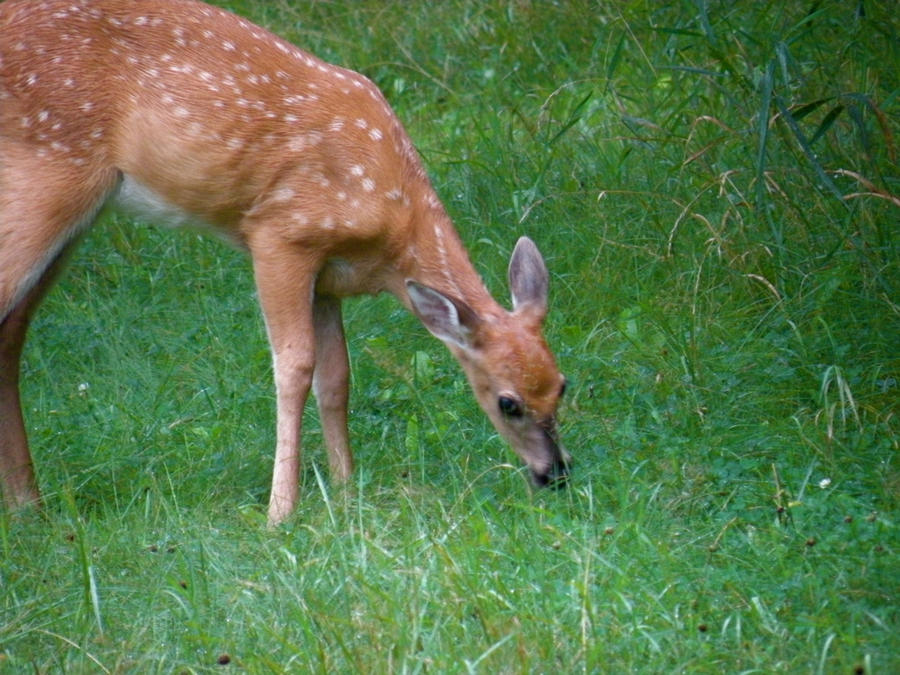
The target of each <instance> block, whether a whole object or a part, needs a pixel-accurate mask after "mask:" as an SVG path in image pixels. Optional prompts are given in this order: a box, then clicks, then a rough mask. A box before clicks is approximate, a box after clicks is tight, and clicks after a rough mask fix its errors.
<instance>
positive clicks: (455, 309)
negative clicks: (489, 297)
mask: <svg viewBox="0 0 900 675" xmlns="http://www.w3.org/2000/svg"><path fill="white" fill-rule="evenodd" d="M406 292H407V294H408V295H409V301H410V304H411V305H412V308H413V311H414V312H415V313H416V316H418V317H419V319H420V320H421V321H422V323H423V324H425V328H427V329H428V331H429V332H430V333H431V334H432V335H434V336H435V337H436V338H438V339H439V340H442V341H444V342H447V343H451V344H454V345H456V346H457V347H460V348H462V349H470V348H471V347H472V346H473V342H474V335H475V332H476V331H477V329H478V326H479V325H480V324H481V319H480V318H479V317H478V315H477V314H476V313H475V310H473V309H472V308H471V307H469V306H468V305H467V304H466V303H465V302H463V301H462V300H459V299H457V298H452V297H450V296H449V295H444V294H443V293H441V292H440V291H437V290H435V289H433V288H431V287H430V286H424V285H422V284H420V283H418V282H415V281H412V280H411V279H409V280H407V282H406Z"/></svg>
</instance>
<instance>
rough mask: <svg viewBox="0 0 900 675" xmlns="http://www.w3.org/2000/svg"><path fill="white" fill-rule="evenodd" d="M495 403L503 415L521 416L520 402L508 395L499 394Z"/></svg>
mask: <svg viewBox="0 0 900 675" xmlns="http://www.w3.org/2000/svg"><path fill="white" fill-rule="evenodd" d="M497 405H498V407H499V408H500V412H501V413H503V416H504V417H511V418H517V417H521V416H522V404H521V403H519V402H518V401H517V400H516V399H514V398H511V397H509V396H501V397H500V398H499V399H497Z"/></svg>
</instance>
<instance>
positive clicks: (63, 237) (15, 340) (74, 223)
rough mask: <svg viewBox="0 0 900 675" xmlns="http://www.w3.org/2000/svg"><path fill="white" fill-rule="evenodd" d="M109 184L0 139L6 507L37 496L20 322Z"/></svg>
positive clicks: (111, 177) (1, 441)
mask: <svg viewBox="0 0 900 675" xmlns="http://www.w3.org/2000/svg"><path fill="white" fill-rule="evenodd" d="M114 184H115V174H114V173H110V172H106V173H102V174H96V175H77V174H74V173H73V171H72V170H71V169H70V168H69V167H62V166H59V165H55V164H52V163H49V162H46V161H43V160H40V159H38V158H36V157H33V156H32V155H30V154H29V153H28V152H27V151H25V150H24V149H23V148H22V147H21V146H19V145H17V144H15V143H12V142H6V141H3V139H0V492H2V494H3V501H4V502H6V504H7V506H9V507H18V506H22V505H25V504H28V503H39V501H40V493H39V491H38V487H37V481H36V480H35V476H34V468H33V465H32V460H31V453H30V452H29V450H28V440H27V437H26V434H25V424H24V420H23V417H22V406H21V399H20V394H19V377H20V366H19V363H20V360H21V357H22V349H23V346H24V343H25V336H26V333H27V331H28V324H29V322H30V320H31V317H32V315H33V313H34V311H35V309H36V308H37V306H38V305H39V304H40V301H41V299H42V298H43V297H44V295H45V294H46V292H47V290H48V289H49V288H50V286H52V284H53V282H54V281H55V280H56V277H57V276H58V274H59V272H60V270H61V269H62V268H63V266H64V262H65V259H66V257H67V255H66V254H67V253H68V252H69V251H70V250H71V249H72V248H74V245H73V241H74V239H75V238H76V236H77V233H78V232H79V231H80V230H81V229H83V228H84V227H86V226H87V225H89V224H90V223H91V221H93V219H94V216H95V215H96V212H97V209H98V208H99V206H100V205H102V203H103V201H104V200H105V198H106V196H107V195H108V193H109V191H110V190H111V189H112V187H113V186H114ZM92 188H93V189H92ZM76 189H77V192H76V191H75V190H76Z"/></svg>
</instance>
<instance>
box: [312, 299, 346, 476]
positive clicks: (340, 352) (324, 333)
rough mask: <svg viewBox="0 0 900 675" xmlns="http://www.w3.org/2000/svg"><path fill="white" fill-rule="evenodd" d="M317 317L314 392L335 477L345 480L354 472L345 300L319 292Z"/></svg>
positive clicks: (314, 312) (315, 319)
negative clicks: (343, 318)
mask: <svg viewBox="0 0 900 675" xmlns="http://www.w3.org/2000/svg"><path fill="white" fill-rule="evenodd" d="M313 320H314V324H315V332H316V367H315V372H314V374H313V391H314V392H315V394H316V402H317V403H318V406H319V417H320V419H321V421H322V434H323V435H324V437H325V447H326V448H327V450H328V464H329V467H330V468H331V477H332V479H333V480H335V481H338V482H343V481H346V480H347V479H348V478H349V477H350V474H351V473H352V472H353V454H352V453H351V451H350V440H349V433H348V431H347V403H348V401H349V390H350V361H349V359H348V357H347V343H346V340H345V338H344V326H343V323H342V321H341V301H340V300H339V299H338V298H335V297H333V296H327V295H316V297H315V300H314V302H313Z"/></svg>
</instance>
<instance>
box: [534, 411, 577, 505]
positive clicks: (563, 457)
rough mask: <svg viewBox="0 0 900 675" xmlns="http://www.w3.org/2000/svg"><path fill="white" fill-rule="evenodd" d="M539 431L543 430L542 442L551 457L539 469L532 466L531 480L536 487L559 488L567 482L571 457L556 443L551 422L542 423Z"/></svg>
mask: <svg viewBox="0 0 900 675" xmlns="http://www.w3.org/2000/svg"><path fill="white" fill-rule="evenodd" d="M541 431H542V432H543V436H544V442H545V443H546V446H547V448H548V449H549V451H550V455H551V456H552V458H553V459H552V461H551V462H550V463H549V464H547V465H546V466H544V467H541V468H540V469H537V468H535V467H532V468H531V480H532V482H533V483H534V484H535V485H536V486H537V487H549V488H552V489H554V490H559V489H561V488H564V487H566V486H567V485H568V484H569V470H570V468H571V464H572V457H571V456H570V455H569V453H568V452H566V451H565V450H563V449H562V448H560V447H559V445H558V444H557V442H556V433H555V429H554V428H553V426H552V423H546V424H542V425H541Z"/></svg>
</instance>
